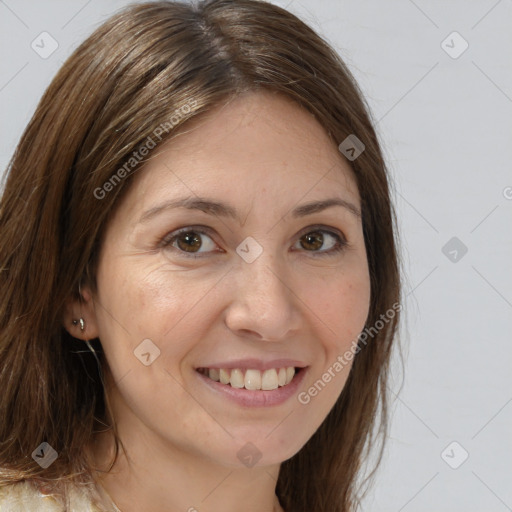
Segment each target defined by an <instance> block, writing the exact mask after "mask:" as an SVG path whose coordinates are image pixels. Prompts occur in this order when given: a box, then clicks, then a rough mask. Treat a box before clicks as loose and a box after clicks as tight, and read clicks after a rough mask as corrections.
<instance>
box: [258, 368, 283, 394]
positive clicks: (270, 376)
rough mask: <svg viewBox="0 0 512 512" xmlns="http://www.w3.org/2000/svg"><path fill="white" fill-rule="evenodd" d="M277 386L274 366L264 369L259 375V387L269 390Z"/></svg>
mask: <svg viewBox="0 0 512 512" xmlns="http://www.w3.org/2000/svg"><path fill="white" fill-rule="evenodd" d="M278 386H279V382H278V380H277V371H276V369H275V368H271V369H270V370H265V371H264V372H263V375H262V377H261V389H264V390H271V389H277V388H278Z"/></svg>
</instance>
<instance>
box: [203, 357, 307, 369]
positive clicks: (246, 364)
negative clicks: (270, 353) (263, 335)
mask: <svg viewBox="0 0 512 512" xmlns="http://www.w3.org/2000/svg"><path fill="white" fill-rule="evenodd" d="M290 366H294V367H295V368H305V367H306V366H307V365H306V364H305V363H303V362H302V361H298V360H296V359H284V358H283V359H272V360H270V361H262V360H261V359H256V358H251V359H234V360H231V361H224V362H220V363H208V364H204V365H201V366H198V367H197V368H196V370H197V369H199V368H216V369H218V370H220V369H221V368H224V369H226V370H228V369H233V368H249V369H253V370H260V371H265V370H269V369H271V368H287V367H290Z"/></svg>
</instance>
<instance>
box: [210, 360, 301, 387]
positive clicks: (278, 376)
mask: <svg viewBox="0 0 512 512" xmlns="http://www.w3.org/2000/svg"><path fill="white" fill-rule="evenodd" d="M204 374H205V375H208V377H210V379H212V380H214V381H216V382H220V383H221V384H230V385H231V387H233V388H239V389H240V388H245V389H249V390H263V391H271V390H273V389H277V388H278V387H282V386H286V385H287V384H290V382H291V381H292V379H293V377H294V375H295V368H294V367H293V366H289V367H287V368H270V369H268V370H265V371H263V372H261V371H260V370H254V369H252V368H250V369H247V370H245V374H244V370H242V369H240V368H234V369H232V370H230V369H225V368H221V369H217V368H209V369H207V370H205V371H204Z"/></svg>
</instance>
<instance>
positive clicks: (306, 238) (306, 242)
mask: <svg viewBox="0 0 512 512" xmlns="http://www.w3.org/2000/svg"><path fill="white" fill-rule="evenodd" d="M298 243H299V244H300V246H301V248H302V249H304V250H305V251H306V252H311V253H313V255H314V256H329V255H332V254H333V253H337V252H339V251H341V250H343V249H344V248H345V247H346V246H347V245H348V243H347V242H346V241H345V239H344V238H342V237H341V236H340V235H338V234H337V233H335V232H333V231H329V230H325V229H318V230H315V231H309V232H308V233H306V234H305V235H302V237H301V238H300V239H299V241H298ZM324 244H326V245H327V248H324V250H321V248H322V246H324Z"/></svg>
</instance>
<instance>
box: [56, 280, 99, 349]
mask: <svg viewBox="0 0 512 512" xmlns="http://www.w3.org/2000/svg"><path fill="white" fill-rule="evenodd" d="M81 295H82V300H80V299H79V298H77V297H75V296H73V297H69V298H68V299H67V300H66V304H65V307H64V313H63V318H62V322H63V325H64V328H65V329H66V331H68V332H69V334H71V336H73V337H74V338H78V339H80V340H91V339H93V338H98V337H99V331H98V324H97V321H96V310H95V305H94V300H93V296H92V292H91V290H90V288H89V287H88V286H84V287H82V288H81ZM80 318H83V320H84V330H83V331H82V330H81V329H80ZM73 320H76V321H77V323H76V324H73Z"/></svg>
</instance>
